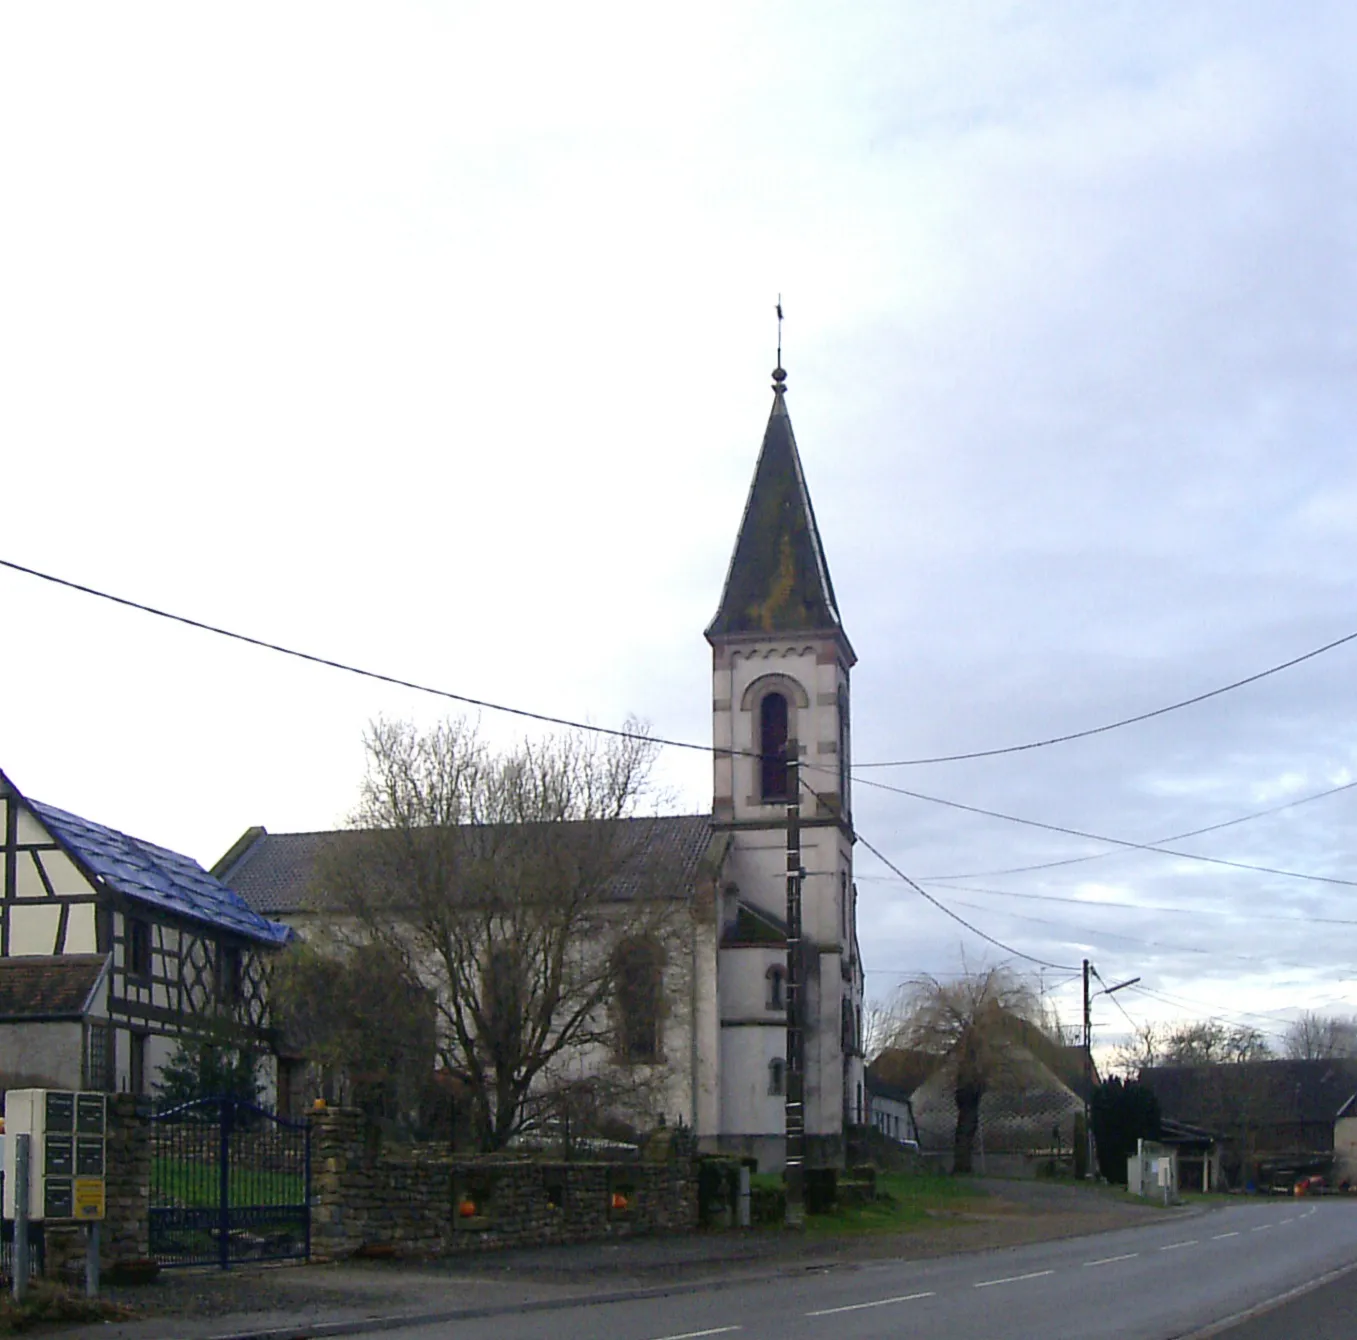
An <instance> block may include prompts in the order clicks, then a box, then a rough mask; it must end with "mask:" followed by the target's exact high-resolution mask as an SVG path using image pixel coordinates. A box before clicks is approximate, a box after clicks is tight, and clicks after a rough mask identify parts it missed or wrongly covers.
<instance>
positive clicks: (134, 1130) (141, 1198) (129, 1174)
mask: <svg viewBox="0 0 1357 1340" xmlns="http://www.w3.org/2000/svg"><path fill="white" fill-rule="evenodd" d="M104 1188H105V1210H104V1226H103V1229H102V1231H101V1232H100V1235H99V1260H100V1263H101V1267H103V1268H107V1267H108V1266H110V1265H114V1264H116V1263H118V1262H128V1261H145V1260H146V1259H147V1258H148V1257H149V1256H150V1254H151V1104H150V1101H149V1100H148V1099H146V1098H142V1097H139V1096H137V1095H135V1094H130V1093H118V1094H109V1096H108V1144H107V1164H106V1167H105V1179H104Z"/></svg>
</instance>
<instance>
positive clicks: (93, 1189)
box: [72, 1177, 104, 1219]
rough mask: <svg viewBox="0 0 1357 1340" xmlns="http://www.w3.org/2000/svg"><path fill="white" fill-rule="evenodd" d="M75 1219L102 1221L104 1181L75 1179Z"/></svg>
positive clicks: (101, 1179)
mask: <svg viewBox="0 0 1357 1340" xmlns="http://www.w3.org/2000/svg"><path fill="white" fill-rule="evenodd" d="M72 1199H73V1200H74V1202H75V1218H77V1219H102V1218H103V1217H104V1179H103V1178H102V1177H77V1178H76V1179H75V1195H74V1196H73V1197H72Z"/></svg>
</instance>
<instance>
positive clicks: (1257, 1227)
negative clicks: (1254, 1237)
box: [1249, 1224, 1272, 1233]
mask: <svg viewBox="0 0 1357 1340" xmlns="http://www.w3.org/2000/svg"><path fill="white" fill-rule="evenodd" d="M1271 1227H1272V1225H1271V1224H1255V1225H1254V1226H1253V1227H1252V1228H1251V1229H1249V1232H1250V1233H1261V1232H1262V1231H1263V1230H1264V1229H1265V1228H1271Z"/></svg>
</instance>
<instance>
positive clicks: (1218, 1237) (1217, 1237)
mask: <svg viewBox="0 0 1357 1340" xmlns="http://www.w3.org/2000/svg"><path fill="white" fill-rule="evenodd" d="M1238 1236H1239V1230H1238V1229H1237V1228H1236V1229H1235V1230H1234V1232H1232V1233H1217V1234H1216V1235H1215V1236H1214V1237H1213V1238H1212V1239H1211V1241H1212V1242H1219V1241H1220V1240H1221V1238H1237V1237H1238Z"/></svg>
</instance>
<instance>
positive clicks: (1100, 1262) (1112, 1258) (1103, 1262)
mask: <svg viewBox="0 0 1357 1340" xmlns="http://www.w3.org/2000/svg"><path fill="white" fill-rule="evenodd" d="M1139 1255H1140V1253H1139V1252H1127V1253H1126V1254H1125V1255H1124V1256H1104V1257H1102V1258H1101V1259H1100V1260H1097V1261H1085V1262H1084V1265H1086V1266H1110V1265H1111V1264H1112V1262H1113V1261H1129V1260H1130V1259H1131V1258H1132V1257H1134V1256H1139Z"/></svg>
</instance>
